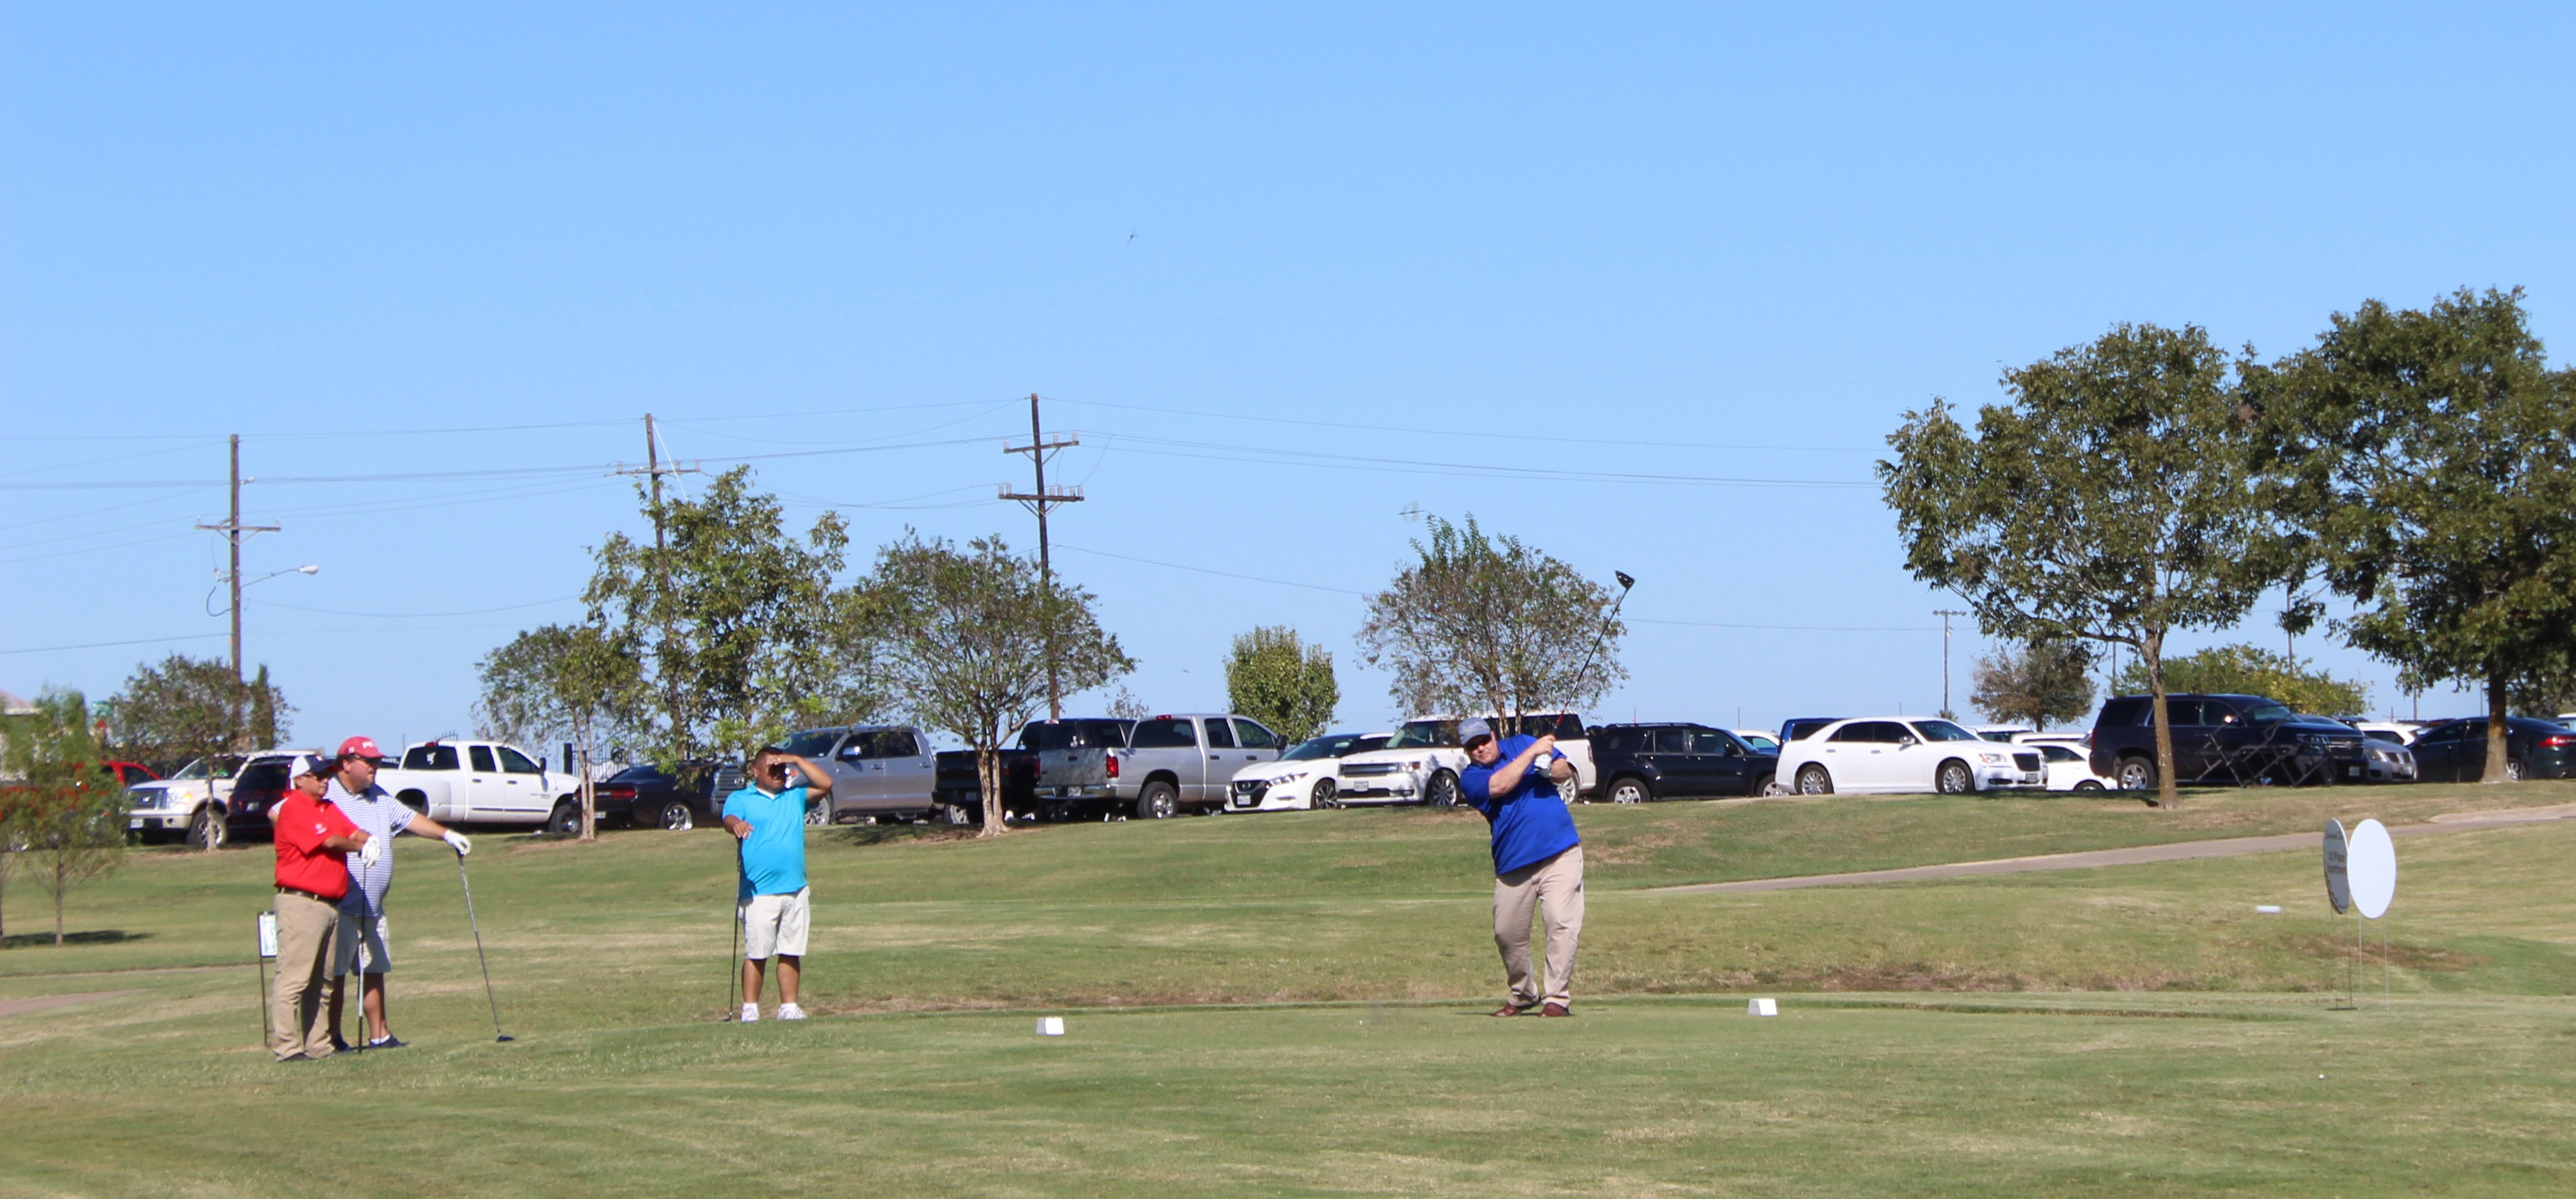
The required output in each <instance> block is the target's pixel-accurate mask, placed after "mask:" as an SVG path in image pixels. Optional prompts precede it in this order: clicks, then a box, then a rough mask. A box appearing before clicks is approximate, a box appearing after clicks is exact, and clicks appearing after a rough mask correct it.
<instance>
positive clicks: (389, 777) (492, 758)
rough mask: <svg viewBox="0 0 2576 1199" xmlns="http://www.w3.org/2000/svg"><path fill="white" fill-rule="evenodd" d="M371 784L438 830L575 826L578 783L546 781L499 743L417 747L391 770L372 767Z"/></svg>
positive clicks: (538, 765) (538, 764) (534, 762)
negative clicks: (466, 826)
mask: <svg viewBox="0 0 2576 1199" xmlns="http://www.w3.org/2000/svg"><path fill="white" fill-rule="evenodd" d="M376 785H377V786H379V787H382V788H384V789H385V791H386V792H387V793H389V794H391V795H392V796H393V797H394V799H395V800H396V801H397V802H399V803H401V804H402V805H403V806H404V807H407V808H410V809H411V810H413V811H415V812H418V813H420V814H421V815H423V816H427V817H429V818H430V819H432V820H435V821H437V822H439V823H440V824H505V825H520V826H543V827H547V828H551V829H555V830H558V831H560V830H562V829H563V828H564V827H565V825H566V823H567V820H568V821H569V823H570V827H571V828H573V829H575V830H578V829H579V828H580V827H581V796H580V795H579V794H578V793H577V792H575V791H574V788H576V787H578V786H579V785H580V780H578V779H575V778H573V777H572V776H570V775H560V774H557V775H549V774H548V773H547V772H546V767H545V762H544V760H543V759H542V758H539V757H532V756H530V755H529V754H528V753H526V752H525V751H523V750H521V749H519V748H518V747H517V746H514V745H506V744H503V743H501V742H498V741H447V740H437V741H422V742H419V743H416V744H414V745H411V746H409V747H407V748H405V749H404V750H403V755H402V758H401V760H400V763H399V764H398V765H395V764H382V765H379V766H378V767H377V768H376Z"/></svg>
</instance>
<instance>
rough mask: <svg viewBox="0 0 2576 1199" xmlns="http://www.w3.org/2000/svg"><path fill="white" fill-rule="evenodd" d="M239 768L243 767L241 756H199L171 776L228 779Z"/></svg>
mask: <svg viewBox="0 0 2576 1199" xmlns="http://www.w3.org/2000/svg"><path fill="white" fill-rule="evenodd" d="M239 769H241V759H239V758H199V759H197V760H196V761H194V762H190V763H188V764H187V765H185V766H182V767H180V768H179V770H178V772H177V773H175V774H173V775H171V776H170V777H171V778H174V779H188V780H192V781H193V780H196V779H207V778H218V779H228V778H231V777H232V776H233V772H234V771H236V770H239Z"/></svg>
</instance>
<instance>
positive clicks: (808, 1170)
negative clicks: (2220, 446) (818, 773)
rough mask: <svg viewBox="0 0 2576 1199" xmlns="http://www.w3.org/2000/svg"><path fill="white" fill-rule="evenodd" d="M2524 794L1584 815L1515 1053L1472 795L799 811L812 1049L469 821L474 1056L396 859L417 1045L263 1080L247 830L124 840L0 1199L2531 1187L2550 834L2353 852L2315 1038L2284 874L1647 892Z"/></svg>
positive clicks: (399, 989) (7, 1024)
mask: <svg viewBox="0 0 2576 1199" xmlns="http://www.w3.org/2000/svg"><path fill="white" fill-rule="evenodd" d="M2571 799H2576V785H2565V784H2548V785H2527V786H2523V787H2511V788H2476V787H2460V788H2437V787H2422V788H2398V789H2360V788H2344V789H2335V790H2318V791H2307V792H2293V793H2271V792H2259V791H2251V792H2221V793H2210V794H2205V795H2195V796H2194V797H2193V798H2192V801H2191V803H2190V804H2188V805H2187V806H2186V807H2185V808H2184V810H2183V811H2182V812H2180V813H2157V812H2152V811H2148V810H2146V809H2143V808H2140V807H2137V806H2136V805H2132V804H2121V803H2117V802H2108V803H2095V802H2087V801H2075V800H2038V799H2014V800H1979V799H1941V798H1921V799H1899V800H1854V799H1847V798H1845V799H1835V800H1825V801H1792V802H1780V803H1751V804H1671V805H1655V806H1651V807H1644V808H1636V809H1613V808H1604V807H1591V808H1585V809H1581V810H1580V811H1579V812H1578V816H1577V818H1578V821H1579V822H1580V823H1581V824H1582V826H1583V829H1584V833H1585V836H1586V838H1587V842H1588V843H1589V845H1590V846H1591V847H1592V848H1591V851H1590V852H1591V853H1592V855H1593V869H1592V871H1591V880H1590V889H1591V891H1592V896H1591V911H1590V916H1589V923H1588V927H1587V929H1586V934H1585V938H1584V958H1583V962H1582V967H1581V972H1580V975H1579V978H1578V988H1577V989H1578V1011H1579V1012H1580V1017H1579V1018H1578V1019H1575V1020H1567V1021H1541V1020H1537V1019H1521V1020H1513V1021H1498V1020H1492V1019H1489V1018H1486V1017H1484V1016H1483V1015H1482V1014H1481V1013H1482V1012H1483V1011H1484V1010H1486V1009H1487V1008H1489V1007H1491V1006H1492V1004H1493V1003H1494V1002H1495V1001H1496V999H1497V998H1498V997H1499V996H1498V992H1499V990H1500V978H1499V973H1500V972H1499V968H1498V967H1497V965H1496V964H1495V962H1494V955H1493V950H1492V945H1491V940H1490V934H1489V929H1488V927H1487V919H1486V911H1485V903H1486V893H1487V887H1488V885H1489V883H1488V880H1489V878H1490V876H1489V875H1488V874H1487V873H1486V872H1484V871H1483V870H1482V868H1481V867H1482V863H1483V859H1482V854H1483V846H1482V835H1481V824H1482V822H1481V821H1479V820H1476V819H1475V818H1474V817H1472V816H1465V817H1461V816H1457V815H1442V814H1435V813H1425V812H1367V811H1360V812H1328V813H1314V814H1300V815H1293V816H1283V817H1264V818H1236V817H1228V818H1223V819H1200V820H1181V821H1170V822H1161V823H1151V824H1147V823H1129V824H1120V825H1107V826H1097V825H1095V826H1077V827H1062V828H1046V829H1040V830H1036V831H1033V832H1024V833H1017V834H1014V835H1012V836H1009V837H1005V838H1002V839H1000V840H999V841H997V842H972V841H959V840H946V839H940V838H937V837H930V836H919V835H915V834H913V833H912V832H911V831H909V830H898V829H871V828H862V829H841V830H831V831H818V832H816V833H815V834H813V835H812V839H811V841H810V845H811V857H812V863H813V870H812V873H813V876H814V883H815V892H816V930H815V945H814V954H813V958H812V961H811V963H810V968H809V971H808V976H807V977H808V983H807V985H808V996H807V999H808V1007H809V1008H810V1009H813V1010H815V1011H817V1012H820V1013H825V1014H826V1018H822V1019H817V1020H813V1021H809V1022H807V1023H806V1024H803V1025H793V1026H791V1025H781V1024H777V1023H775V1022H770V1023H763V1024H760V1025H756V1026H751V1027H741V1026H735V1025H730V1024H724V1023H719V1022H718V1018H719V1017H720V1015H721V1014H722V1011H723V1006H724V998H725V986H726V982H725V980H726V973H727V962H726V959H725V954H726V948H727V943H728V930H729V925H728V923H727V918H726V917H727V912H728V907H727V904H726V900H727V898H728V897H729V895H730V886H729V879H730V871H731V856H732V855H731V850H730V847H729V842H728V841H727V840H726V839H725V838H723V837H722V836H721V835H720V834H715V833H705V832H702V833H695V834H662V833H659V832H630V833H617V834H611V835H609V836H606V837H605V838H603V840H602V841H601V843H599V844H597V845H592V846H582V845H576V844H570V843H562V842H545V841H536V840H532V839H527V838H519V837H511V836H502V835H493V836H488V837H484V838H481V839H479V840H478V845H479V846H481V848H480V849H479V850H478V852H477V854H476V856H475V858H474V859H473V860H472V861H471V863H470V866H471V868H472V870H473V872H474V873H473V880H474V889H475V901H476V905H477V908H478V911H479V913H480V916H481V919H482V924H483V933H484V938H485V941H486V942H487V944H488V946H489V947H490V949H491V952H492V955H493V962H492V964H493V973H494V978H495V981H496V983H497V984H498V985H499V988H500V994H501V1001H502V1005H503V1019H504V1022H505V1024H506V1025H507V1027H508V1031H510V1032H511V1033H513V1034H515V1035H516V1036H517V1037H518V1038H519V1039H518V1040H517V1041H515V1042H513V1043H511V1044H506V1045H498V1044H494V1043H493V1041H492V1030H491V1025H490V1021H489V1017H488V1016H487V1014H486V1010H485V1006H484V998H483V989H482V983H481V979H480V976H479V975H478V974H477V973H476V972H475V965H474V949H473V941H472V938H471V937H470V936H469V935H468V933H467V930H466V924H465V919H464V912H463V906H462V904H461V903H460V902H459V901H458V893H457V885H456V877H455V868H454V865H453V861H454V859H453V857H452V855H448V854H447V853H446V852H445V851H444V849H443V848H441V847H438V846H435V845H428V844H420V843H412V842H406V843H402V844H401V847H400V855H401V856H400V858H399V861H400V863H401V865H400V871H399V885H398V886H397V888H396V891H395V893H394V898H393V900H392V903H391V909H392V912H393V922H394V933H395V950H396V954H397V966H396V973H395V984H394V998H395V1004H394V1019H395V1026H396V1028H397V1030H398V1031H399V1032H401V1033H402V1034H403V1035H404V1036H405V1037H406V1038H407V1039H410V1040H412V1041H413V1042H414V1043H415V1047H414V1048H411V1049H406V1050H403V1051H400V1052H397V1053H387V1054H376V1055H362V1056H358V1057H353V1058H345V1059H336V1060H331V1061H325V1062H319V1063H311V1064H306V1065H300V1066H277V1065H273V1064H270V1063H269V1062H268V1061H267V1058H266V1055H265V1054H264V1053H263V1052H262V1051H261V1050H260V1049H259V1048H258V1046H257V1040H258V1036H259V1013H258V1008H257V1007H256V1005H255V995H254V992H255V991H256V988H257V982H256V980H255V978H254V976H253V973H252V970H251V968H250V966H249V965H247V961H248V953H249V949H250V936H251V931H250V915H251V913H252V912H253V911H255V910H256V909H257V908H259V907H260V906H261V905H262V903H263V902H264V900H265V883H266V878H267V862H268V853H267V851H266V849H265V847H254V848H249V849H244V850H239V851H230V852H225V853H219V854H214V855H198V854H188V853H178V852H169V853H165V852H153V853H147V854H141V855H138V857H137V858H136V860H135V861H134V862H133V863H131V864H130V865H129V866H128V867H127V869H126V870H125V871H124V872H123V873H121V874H120V875H118V876H115V877H114V878H111V879H109V880H106V881H103V882H100V883H97V884H94V885H93V886H91V887H89V888H87V889H85V890H83V891H82V892H80V893H78V894H77V895H76V897H75V899H74V902H73V906H72V909H71V913H70V927H71V928H72V929H73V930H74V931H75V932H76V933H77V934H79V942H78V943H77V944H74V945H72V946H70V947H67V948H63V949H55V948H52V947H51V946H50V945H36V944H30V942H31V941H32V940H34V939H35V938H33V937H32V936H30V934H35V933H37V932H38V931H39V930H38V924H39V922H40V920H43V919H45V918H46V917H48V916H49V913H44V912H41V911H39V910H38V904H37V901H36V899H35V897H34V894H33V890H32V888H30V887H27V886H25V885H24V884H23V883H20V884H19V885H17V886H13V887H11V888H10V891H9V893H8V896H7V899H8V904H9V907H8V917H9V925H8V932H9V938H8V940H9V944H10V947H9V948H7V949H6V950H5V951H0V1001H7V1000H11V999H18V998H24V997H31V996H41V995H56V994H66V993H74V992H132V993H131V994H125V995H121V996H118V997H115V998H109V999H105V1000H100V1001H95V1002H91V1003H86V1004H81V1005H78V1006H70V1007H60V1008H55V1009H51V1010H47V1011H39V1012H27V1013H21V1014H16V1015H9V1016H0V1196H16V1195H28V1196H36V1195H48V1196H49V1195H64V1194H75V1195H163V1194H190V1195H235V1194H239V1195H254V1194H258V1195H269V1194H292V1195H305V1194H311V1195H324V1194H361V1193H363V1194H376V1195H450V1194H474V1195H517V1194H548V1195H552V1196H556V1197H566V1196H572V1195H592V1194H601V1195H676V1194H686V1195H778V1194H790V1195H794V1194H884V1195H915V1194H922V1195H996V1196H1000V1195H1127V1194H1134V1195H1240V1194H1265V1195H1268V1194H1288V1195H1310V1194H1311V1195H1323V1194H1389V1195H1397V1194H1401V1195H1415V1194H1463V1195H1493V1194H1504V1195H1512V1194H1581V1195H1637V1194H1647V1193H1675V1194H1690V1195H1697V1194H1891V1193H1905V1194H1931V1195H1941V1194H1954V1193H1955V1194H1980V1195H1984V1194H1995V1195H2022V1194H2032V1193H2043V1194H2088V1195H2089V1194H2104V1195H2127V1194H2140V1195H2149V1194H2174V1193H2184V1194H2231V1193H2232V1194H2246V1195H2280V1194H2296V1195H2309V1194H2314V1195H2327V1194H2335V1195H2398V1194H2419V1193H2441V1194H2455V1195H2457V1194H2497V1195H2553V1194H2566V1193H2576V1148H2571V1145H2572V1144H2576V1138H2570V1137H2569V1136H2568V1134H2567V1129H2568V1128H2569V1126H2570V1123H2571V1117H2576V998H2570V997H2571V996H2576V886H2570V885H2569V884H2568V882H2567V867H2566V864H2567V863H2568V862H2571V861H2576V822H2559V823H2548V824H2536V825H2531V826H2526V827H2514V828H2504V829H2495V830H2488V831H2480V832H2467V833H2449V834H2442V835H2438V836H2429V837H2420V838H2409V839H2406V840H2403V841H2401V842H2399V845H2398V852H2399V855H2400V883H2399V889H2398V898H2397V903H2396V906H2395V908H2394V909H2393V910H2392V913H2391V921H2390V923H2389V925H2388V931H2389V932H2390V933H2391V938H2390V940H2391V943H2392V945H2393V955H2392V956H2393V958H2394V968H2393V969H2392V970H2390V971H2389V972H2388V973H2387V974H2386V975H2385V976H2383V973H2382V970H2381V967H2380V965H2379V956H2378V934H2377V930H2376V929H2374V932H2373V938H2372V943H2371V944H2372V965H2371V968H2370V971H2369V975H2368V981H2369V983H2370V987H2371V990H2372V992H2373V995H2374V1000H2373V1002H2372V1004H2371V1006H2369V1007H2368V1008H2366V1009H2365V1010H2361V1011H2335V1010H2329V1008H2328V1002H2327V991H2328V990H2329V989H2330V988H2332V987H2333V986H2334V985H2335V984H2336V982H2337V980H2338V977H2339V975H2338V972H2339V970H2340V969H2341V966H2340V961H2341V958H2340V955H2346V954H2349V952H2350V948H2351V942H2350V939H2349V938H2350V930H2351V925H2350V923H2349V921H2348V920H2347V921H2337V920H2335V919H2334V918H2333V917H2332V916H2331V914H2330V913H2329V912H2327V910H2326V908H2325V905H2324V903H2323V900H2322V896H2321V887H2320V885H2319V883H2318V879H2317V866H2316V862H2315V860H2314V855H2313V854H2309V853H2286V854H2268V855H2259V856H2251V857H2242V858H2230V859H2212V860H2203V861H2187V862H2176V863H2167V864H2162V865H2155V866H2141V867H2123V868H2113V869H2101V870H2085V871H2067V872H2051V873H2039V874H2022V875H2010V876H1998V877H1988V878H1975V879H1957V880H1947V881H1939V882H1924V883H1910V884H1902V885H1891V886H1875V887H1848V888H1824V889H1814V890H1804V891H1789V892H1774V893H1761V894H1725V895H1673V894H1663V893H1653V892H1649V891H1646V890H1644V888H1647V887H1653V886H1661V885H1666V884H1670V883H1682V882H1702V881H1715V880H1720V879H1726V878H1745V877H1761V876H1768V875H1779V874H1792V873H1810V872H1821V871H1833V870H1849V869H1870V868H1877V867H1885V866H1902V865H1916V864H1922V863H1926V862H1933V861H1943V860H1964V859H1974V858H1988V857H1998V856H2011V855H2016V854H2026V853H2039V852H2050V851H2055V850H2071V849H2086V848H2101V847H2106V846H2113V845H2131V844H2144V843H2150V842H2157V841H2172V840H2182V839H2190V838H2196V837H2205V836H2231V835H2248V834H2255V833H2265V832H2278V831H2291V830H2304V829H2308V828H2312V827H2314V826H2315V824H2317V823H2319V822H2321V821H2322V819H2323V817H2324V816H2325V815H2327V814H2334V815H2339V816H2342V817H2343V818H2345V819H2346V820H2347V821H2350V820H2355V819H2358V818H2360V817H2362V816H2379V817H2380V818H2382V819H2385V820H2389V821H2391V822H2392V823H2399V822H2410V821H2414V820H2421V819H2424V818H2425V817H2427V816H2429V815H2432V814H2434V813H2436V812H2441V811H2458V810H2471V809H2485V808H2497V807H2507V806H2529V805H2536V804H2547V803H2564V802H2568V801H2570V800H2571ZM2260 903H2278V904H2281V905H2282V906H2283V907H2284V908H2285V909H2286V911H2285V912H2284V913H2282V914H2281V915H2277V916H2271V915H2257V914H2256V913H2255V912H2254V906H2255V905H2256V904H2260ZM2383 977H2385V978H2386V980H2387V984H2386V985H2388V986H2389V987H2390V989H2391V992H2392V1002H2393V1008H2392V1009H2391V1010H2386V1011H2383V1010H2380V1009H2379V1007H2378V1006H2377V1004H2378V1001H2377V999H2376V998H2375V996H2376V995H2377V993H2378V990H2379V988H2380V987H2381V986H2382V985H2383V981H2382V980H2383ZM1745 994H1763V995H1777V996H1779V997H1780V998H1781V1001H1782V1007H1783V1010H1784V1015H1783V1016H1782V1017H1781V1018H1779V1019H1776V1020H1763V1019H1756V1018H1753V1017H1749V1016H1746V1015H1745V1014H1744V1012H1743V1001H1742V999H1741V998H1740V996H1742V995H1745ZM1041 1013H1046V1014H1063V1015H1066V1016H1067V1017H1068V1018H1069V1022H1070V1025H1071V1035H1070V1036H1067V1037H1065V1038H1062V1039H1049V1038H1040V1037H1037V1036H1035V1035H1033V1032H1032V1019H1031V1018H1032V1017H1033V1016H1035V1015H1038V1014H1041ZM2319 1075H2324V1076H2325V1077H2323V1078H2320V1077H2318V1076H2319Z"/></svg>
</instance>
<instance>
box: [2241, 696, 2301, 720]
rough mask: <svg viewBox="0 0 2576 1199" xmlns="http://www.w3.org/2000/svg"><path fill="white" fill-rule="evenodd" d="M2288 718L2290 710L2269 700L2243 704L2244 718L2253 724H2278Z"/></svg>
mask: <svg viewBox="0 0 2576 1199" xmlns="http://www.w3.org/2000/svg"><path fill="white" fill-rule="evenodd" d="M2289 718H2290V710H2289V709H2288V708H2284V707H2282V706H2281V705H2279V704H2276V703H2273V702H2271V701H2270V700H2263V701H2260V702H2257V703H2250V704H2247V705H2245V719H2246V720H2247V721H2249V722H2251V723H2254V724H2279V723H2281V722H2282V721H2284V720H2288V719H2289Z"/></svg>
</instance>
